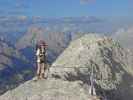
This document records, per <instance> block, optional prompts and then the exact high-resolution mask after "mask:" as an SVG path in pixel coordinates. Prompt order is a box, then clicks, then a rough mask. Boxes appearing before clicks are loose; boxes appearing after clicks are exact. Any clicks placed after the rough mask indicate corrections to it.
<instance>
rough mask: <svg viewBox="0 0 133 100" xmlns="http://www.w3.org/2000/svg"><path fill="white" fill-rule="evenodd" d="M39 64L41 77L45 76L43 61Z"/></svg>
mask: <svg viewBox="0 0 133 100" xmlns="http://www.w3.org/2000/svg"><path fill="white" fill-rule="evenodd" d="M41 65H42V66H41V78H45V74H44V73H45V63H42V64H41Z"/></svg>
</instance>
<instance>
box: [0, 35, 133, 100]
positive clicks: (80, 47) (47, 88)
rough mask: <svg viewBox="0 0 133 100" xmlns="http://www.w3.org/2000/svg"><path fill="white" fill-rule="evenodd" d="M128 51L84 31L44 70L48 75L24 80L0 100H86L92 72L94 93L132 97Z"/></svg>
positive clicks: (115, 99)
mask: <svg viewBox="0 0 133 100" xmlns="http://www.w3.org/2000/svg"><path fill="white" fill-rule="evenodd" d="M132 60H133V58H132V55H131V54H130V52H129V51H126V50H124V49H123V48H122V47H121V46H120V45H119V43H117V42H115V41H113V40H112V39H110V38H107V37H101V36H99V35H94V34H88V35H85V36H83V37H81V38H79V39H77V40H74V41H72V42H71V43H70V45H69V47H68V48H67V49H66V50H65V51H64V52H63V53H62V54H61V55H60V56H59V57H58V58H57V60H56V61H55V62H54V63H53V64H52V66H51V67H50V69H49V71H48V79H46V80H39V81H37V82H34V81H32V80H31V81H28V82H26V83H24V84H23V85H21V86H19V87H18V88H16V89H14V90H10V91H8V92H7V93H5V94H4V95H2V96H1V97H0V100H18V99H19V100H87V99H90V100H91V97H90V95H89V89H90V76H91V75H92V72H93V80H94V86H95V89H96V93H97V95H100V96H104V97H106V98H108V99H109V100H132V98H133V95H132V94H133V68H132V66H131V65H132Z"/></svg>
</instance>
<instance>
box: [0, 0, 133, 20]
mask: <svg viewBox="0 0 133 100" xmlns="http://www.w3.org/2000/svg"><path fill="white" fill-rule="evenodd" d="M0 15H26V16H44V17H73V16H97V17H107V18H110V17H112V18H113V17H126V18H128V17H129V18H132V17H133V1H132V0H0Z"/></svg>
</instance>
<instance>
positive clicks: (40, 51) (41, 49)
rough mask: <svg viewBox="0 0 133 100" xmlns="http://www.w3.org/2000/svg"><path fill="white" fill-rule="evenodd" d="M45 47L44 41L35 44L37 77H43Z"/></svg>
mask: <svg viewBox="0 0 133 100" xmlns="http://www.w3.org/2000/svg"><path fill="white" fill-rule="evenodd" d="M46 48H47V45H46V43H45V42H44V41H42V40H41V41H40V42H39V43H38V44H37V49H36V57H37V72H36V74H37V79H44V78H46V77H45V70H46V67H47V66H46Z"/></svg>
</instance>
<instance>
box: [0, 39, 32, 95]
mask: <svg viewBox="0 0 133 100" xmlns="http://www.w3.org/2000/svg"><path fill="white" fill-rule="evenodd" d="M32 70H33V68H32V67H31V66H30V63H29V62H28V60H27V59H26V58H25V57H24V56H23V55H22V54H21V53H20V52H19V51H18V50H16V48H15V47H13V46H12V45H11V44H10V43H8V42H7V41H5V40H4V39H2V38H0V94H1V93H3V92H5V91H6V90H8V89H10V88H13V87H15V86H16V85H18V84H19V83H20V82H22V81H24V80H26V79H27V78H29V77H31V76H33V74H31V72H32ZM32 73H33V72H32Z"/></svg>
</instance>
